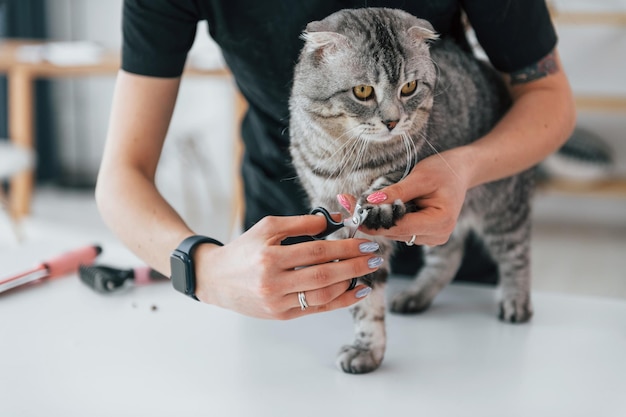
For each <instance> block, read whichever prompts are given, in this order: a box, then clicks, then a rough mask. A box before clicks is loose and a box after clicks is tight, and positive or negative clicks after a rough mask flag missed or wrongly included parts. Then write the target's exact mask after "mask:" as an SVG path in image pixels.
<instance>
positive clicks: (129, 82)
mask: <svg viewBox="0 0 626 417" xmlns="http://www.w3.org/2000/svg"><path fill="white" fill-rule="evenodd" d="M178 85H179V80H178V79H158V78H151V77H144V76H139V75H135V74H130V73H127V72H124V71H121V72H120V73H119V75H118V78H117V82H116V87H115V94H114V96H113V106H112V110H111V120H110V123H109V131H108V134H107V141H106V146H105V149H104V154H103V158H102V163H101V166H100V171H99V173H98V182H97V186H96V200H97V203H98V209H99V210H100V213H101V215H102V218H103V219H104V221H105V223H106V224H107V226H109V228H110V229H111V230H112V231H113V232H114V233H115V234H116V235H117V236H118V237H119V238H120V239H121V240H122V241H123V242H124V244H126V246H127V247H128V248H130V249H131V250H132V251H133V252H134V253H135V254H136V255H137V256H139V257H140V258H141V259H143V260H144V261H145V262H146V263H148V264H149V265H150V266H152V267H153V268H155V269H156V270H158V271H160V272H162V273H163V274H166V275H168V276H169V272H170V271H169V269H170V266H169V254H170V253H171V251H172V250H174V249H175V248H176V247H177V246H178V244H179V243H180V242H181V241H182V240H183V239H184V238H185V237H186V236H189V235H191V234H192V232H191V230H190V229H189V228H188V227H187V225H185V223H184V222H183V220H182V219H181V218H180V216H179V215H178V214H177V213H176V212H175V211H174V210H173V209H172V207H171V206H170V205H169V204H168V203H167V202H166V201H165V200H164V199H163V197H162V196H161V194H160V193H159V192H158V190H157V188H156V186H155V183H154V175H155V172H156V167H157V164H158V161H159V157H160V153H161V148H162V145H163V141H164V140H165V135H166V133H167V128H168V125H169V121H170V118H171V116H172V112H173V109H174V104H175V102H176V94H177V92H178Z"/></svg>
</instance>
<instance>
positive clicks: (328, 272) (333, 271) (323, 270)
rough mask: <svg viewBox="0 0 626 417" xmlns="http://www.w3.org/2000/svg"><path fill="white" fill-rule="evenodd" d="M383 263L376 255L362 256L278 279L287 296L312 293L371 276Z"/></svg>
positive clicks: (306, 268) (296, 271)
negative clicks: (304, 292)
mask: <svg viewBox="0 0 626 417" xmlns="http://www.w3.org/2000/svg"><path fill="white" fill-rule="evenodd" d="M383 262H384V261H383V258H382V257H380V256H377V255H376V254H372V255H362V256H359V257H357V258H351V259H344V260H340V261H336V262H328V263H324V264H319V265H312V266H308V267H305V268H300V269H297V270H293V271H285V272H283V273H282V274H280V276H279V277H278V279H279V280H280V281H281V287H282V291H283V292H284V293H285V294H288V293H297V292H300V291H312V290H317V289H321V288H326V287H329V286H331V285H334V284H338V283H340V282H341V283H343V282H346V281H348V280H350V279H352V278H358V277H362V276H363V275H367V274H371V273H372V272H374V271H376V270H377V269H378V268H380V267H381V265H382V264H383ZM344 285H345V284H344Z"/></svg>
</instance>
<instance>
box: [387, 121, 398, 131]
mask: <svg viewBox="0 0 626 417" xmlns="http://www.w3.org/2000/svg"><path fill="white" fill-rule="evenodd" d="M398 122H399V120H383V123H384V124H385V126H387V129H389V131H390V132H391V131H392V130H393V128H394V127H396V125H397V124H398Z"/></svg>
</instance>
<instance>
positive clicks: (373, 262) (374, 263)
mask: <svg viewBox="0 0 626 417" xmlns="http://www.w3.org/2000/svg"><path fill="white" fill-rule="evenodd" d="M383 262H384V259H383V258H381V257H380V256H376V257H374V258H370V259H369V261H367V266H369V267H370V268H372V269H375V268H378V267H379V266H381V265H382V264H383Z"/></svg>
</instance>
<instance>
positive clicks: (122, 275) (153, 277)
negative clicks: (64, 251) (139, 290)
mask: <svg viewBox="0 0 626 417" xmlns="http://www.w3.org/2000/svg"><path fill="white" fill-rule="evenodd" d="M78 276H79V278H80V280H81V281H83V282H84V283H85V284H87V286H88V287H89V288H91V289H92V290H94V291H96V292H99V293H101V294H108V293H111V292H115V291H117V290H120V289H121V288H122V287H123V286H124V285H125V284H126V282H133V284H134V285H146V284H150V283H153V282H155V281H162V280H165V279H167V277H166V276H165V275H162V274H160V273H159V272H157V271H155V270H154V269H152V268H149V267H147V266H144V267H139V268H132V269H120V268H113V267H111V266H106V265H81V266H80V267H79V268H78Z"/></svg>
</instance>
